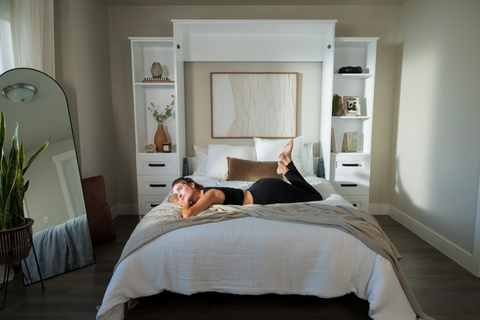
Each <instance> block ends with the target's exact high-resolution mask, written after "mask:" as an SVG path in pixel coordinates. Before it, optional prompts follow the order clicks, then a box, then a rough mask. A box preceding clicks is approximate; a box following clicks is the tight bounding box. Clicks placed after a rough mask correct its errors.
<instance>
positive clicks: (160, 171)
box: [129, 37, 185, 215]
mask: <svg viewBox="0 0 480 320" xmlns="http://www.w3.org/2000/svg"><path fill="white" fill-rule="evenodd" d="M129 39H130V43H131V55H132V79H133V81H132V82H133V109H134V119H135V148H136V150H135V151H136V164H137V188H138V214H139V215H145V214H146V213H147V212H148V211H150V210H151V209H152V208H153V207H155V206H156V205H158V204H160V203H161V202H162V201H163V199H165V196H166V195H167V194H168V192H169V191H170V188H171V184H172V182H173V180H175V179H176V178H178V177H179V176H180V175H181V170H182V162H183V158H184V157H185V141H184V140H185V138H184V137H185V125H184V122H185V120H184V112H183V109H182V108H181V107H179V104H178V98H177V96H178V87H177V78H178V76H177V73H176V71H177V70H176V68H175V55H174V52H175V51H174V50H175V48H174V42H173V38H133V37H132V38H129ZM153 62H160V64H161V66H162V69H163V75H162V78H169V79H170V80H171V82H168V83H165V82H162V83H152V82H144V80H145V79H146V78H151V77H152V74H151V70H150V69H151V67H152V64H153ZM172 95H174V96H175V98H176V101H175V106H174V115H173V118H172V119H170V121H169V122H168V123H167V124H166V125H165V126H164V127H165V131H166V133H167V136H168V139H169V141H170V142H171V143H172V152H171V153H163V152H155V153H148V152H147V151H146V149H145V147H146V146H147V145H149V144H153V143H154V136H155V132H156V131H157V127H158V124H157V122H156V121H155V119H154V118H153V116H152V114H151V112H150V111H149V110H148V107H149V106H150V103H154V104H155V105H158V106H160V108H161V110H163V108H164V107H166V106H167V105H168V104H170V103H171V102H172Z"/></svg>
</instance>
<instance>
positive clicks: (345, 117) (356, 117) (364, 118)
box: [332, 116, 371, 120]
mask: <svg viewBox="0 0 480 320" xmlns="http://www.w3.org/2000/svg"><path fill="white" fill-rule="evenodd" d="M370 118H371V117H369V116H355V117H349V116H341V117H339V116H333V117H332V119H341V120H369V119H370Z"/></svg>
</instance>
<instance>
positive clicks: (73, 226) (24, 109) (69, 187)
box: [0, 68, 95, 284]
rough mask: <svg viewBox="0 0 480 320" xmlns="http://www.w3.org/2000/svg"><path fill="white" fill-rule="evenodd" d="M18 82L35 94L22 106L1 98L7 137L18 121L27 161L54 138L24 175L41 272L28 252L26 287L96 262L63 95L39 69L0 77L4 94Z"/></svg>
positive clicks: (20, 138)
mask: <svg viewBox="0 0 480 320" xmlns="http://www.w3.org/2000/svg"><path fill="white" fill-rule="evenodd" d="M17 83H26V84H30V85H33V86H34V87H36V88H37V93H36V94H35V96H34V97H33V98H32V99H31V101H29V102H24V103H17V102H13V101H11V100H9V99H7V98H6V97H4V96H0V109H1V110H2V111H3V112H4V114H5V117H6V120H7V137H11V136H12V134H13V130H14V128H15V122H17V123H18V125H19V140H20V141H22V142H23V144H24V146H25V150H26V152H27V158H29V157H30V156H31V155H32V154H33V153H34V152H35V151H36V149H38V147H39V146H40V145H42V144H43V143H44V142H45V141H46V140H47V139H48V138H49V137H51V141H50V145H49V146H48V148H47V149H46V150H44V151H43V153H42V154H41V155H39V156H38V157H37V158H36V160H35V162H34V163H33V164H32V166H31V167H30V168H29V170H28V171H27V173H26V174H25V180H29V181H30V186H29V189H28V191H27V192H26V194H25V201H24V207H25V215H26V216H27V217H29V218H32V219H34V220H35V223H34V224H33V233H34V235H33V244H34V248H35V251H36V254H37V258H38V262H39V267H40V270H38V269H37V265H36V262H35V259H34V256H33V251H32V252H30V256H29V257H28V258H27V259H26V260H25V261H24V262H25V263H22V267H23V268H24V274H29V275H30V277H31V280H30V279H29V277H24V282H25V284H28V283H33V282H37V281H40V274H41V277H42V278H43V279H47V278H50V277H53V276H56V275H59V274H62V273H65V272H68V271H72V270H75V269H78V268H80V267H83V266H86V265H89V264H92V263H95V259H94V253H93V246H92V241H91V238H90V232H89V227H88V221H87V216H86V209H85V202H84V199H83V192H82V185H81V176H80V172H79V167H78V162H77V156H76V151H75V143H74V139H73V132H72V126H71V121H70V114H69V109H68V102H67V98H66V96H65V93H64V91H63V89H62V88H61V87H60V85H59V84H58V83H57V82H56V81H55V80H54V79H52V78H51V77H50V76H48V75H46V74H45V73H43V72H40V71H38V70H34V69H29V68H17V69H12V70H9V71H6V72H5V73H3V74H2V75H1V76H0V90H1V89H3V88H5V87H7V86H11V85H14V84H17ZM8 143H9V142H8ZM26 269H28V270H26ZM39 271H40V274H39Z"/></svg>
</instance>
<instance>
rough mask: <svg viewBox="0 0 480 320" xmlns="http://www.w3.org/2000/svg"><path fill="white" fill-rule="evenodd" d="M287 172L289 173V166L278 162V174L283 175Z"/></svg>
mask: <svg viewBox="0 0 480 320" xmlns="http://www.w3.org/2000/svg"><path fill="white" fill-rule="evenodd" d="M287 171H288V168H287V166H286V165H285V164H284V163H283V162H282V161H278V167H277V174H278V175H282V174H285V173H287Z"/></svg>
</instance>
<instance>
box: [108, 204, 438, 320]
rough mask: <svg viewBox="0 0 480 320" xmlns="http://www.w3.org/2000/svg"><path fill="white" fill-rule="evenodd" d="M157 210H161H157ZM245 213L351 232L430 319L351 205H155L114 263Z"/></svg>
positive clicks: (374, 225)
mask: <svg viewBox="0 0 480 320" xmlns="http://www.w3.org/2000/svg"><path fill="white" fill-rule="evenodd" d="M159 212H161V213H160V214H158V213H159ZM244 217H255V218H261V219H267V220H275V221H282V222H291V223H304V224H310V225H318V226H322V227H329V228H337V229H340V230H342V231H344V232H347V233H349V234H351V235H353V236H354V237H356V238H357V239H359V240H360V241H362V242H363V243H364V244H365V245H366V246H368V247H369V248H370V249H372V250H373V251H375V252H376V253H378V254H380V255H381V256H382V257H384V258H385V259H387V260H388V261H390V263H391V264H392V267H393V269H394V271H395V273H396V275H397V277H398V279H399V281H400V283H401V285H402V287H403V290H404V291H405V294H406V296H407V298H408V300H409V302H410V304H411V306H412V308H413V310H414V311H415V312H416V313H417V315H418V316H419V317H420V318H422V319H424V320H433V318H431V317H430V316H428V315H426V314H425V313H424V312H423V311H422V309H421V308H420V306H419V305H418V302H417V300H416V299H415V296H414V294H413V292H412V290H411V288H410V285H409V284H408V281H407V279H406V277H405V274H404V273H403V270H402V268H401V266H400V263H399V259H400V258H401V256H400V254H399V253H398V251H397V249H396V248H395V246H394V245H393V244H392V242H391V241H390V239H389V238H388V237H387V235H386V234H385V233H384V232H383V230H382V229H381V227H380V225H379V224H378V222H377V220H376V219H375V218H374V217H373V216H371V215H369V214H368V213H366V212H363V211H360V210H357V209H355V208H351V207H343V206H330V205H325V204H320V203H315V202H310V203H293V204H292V203H290V204H272V205H248V206H226V205H214V206H212V207H210V208H209V209H207V210H205V211H204V212H202V213H201V214H199V215H197V216H195V217H190V218H181V217H180V209H179V208H177V207H170V206H168V207H163V208H159V209H157V210H155V209H154V210H152V212H150V213H149V214H148V215H146V216H145V217H144V218H143V219H142V220H141V221H140V223H139V224H138V226H137V228H135V230H134V232H133V233H132V235H131V237H130V239H129V240H128V242H127V244H126V245H125V248H124V249H123V252H122V255H121V257H120V259H119V262H118V263H117V266H118V264H119V263H120V262H121V261H122V260H123V259H125V258H126V257H127V256H128V255H130V254H131V253H133V252H134V251H135V250H137V249H138V248H140V247H141V246H143V245H145V244H147V243H149V242H150V241H152V240H154V239H155V238H157V237H159V236H161V235H163V234H165V233H168V232H170V231H173V230H176V229H179V228H184V227H189V226H195V225H200V224H204V223H214V222H221V221H227V220H231V219H238V218H244Z"/></svg>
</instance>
